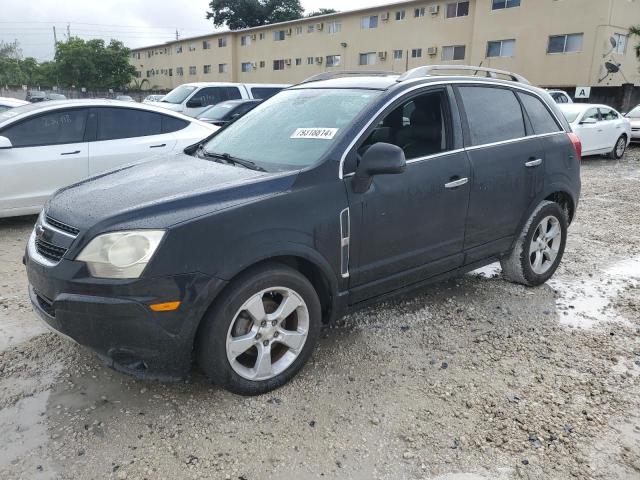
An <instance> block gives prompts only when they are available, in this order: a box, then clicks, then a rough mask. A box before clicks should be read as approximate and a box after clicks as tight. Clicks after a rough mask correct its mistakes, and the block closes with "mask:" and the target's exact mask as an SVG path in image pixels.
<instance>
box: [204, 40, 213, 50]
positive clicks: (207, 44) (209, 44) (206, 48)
mask: <svg viewBox="0 0 640 480" xmlns="http://www.w3.org/2000/svg"><path fill="white" fill-rule="evenodd" d="M210 48H211V42H210V41H209V40H203V41H202V49H203V50H209V49H210Z"/></svg>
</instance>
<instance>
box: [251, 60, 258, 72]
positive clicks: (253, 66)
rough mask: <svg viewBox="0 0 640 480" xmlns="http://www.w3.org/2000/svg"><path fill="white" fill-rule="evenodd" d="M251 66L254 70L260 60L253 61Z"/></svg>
mask: <svg viewBox="0 0 640 480" xmlns="http://www.w3.org/2000/svg"><path fill="white" fill-rule="evenodd" d="M251 68H253V69H254V70H255V69H256V68H258V62H251Z"/></svg>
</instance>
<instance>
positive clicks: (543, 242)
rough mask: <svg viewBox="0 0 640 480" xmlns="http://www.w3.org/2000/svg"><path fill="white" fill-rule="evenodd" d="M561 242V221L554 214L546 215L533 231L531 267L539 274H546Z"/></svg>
mask: <svg viewBox="0 0 640 480" xmlns="http://www.w3.org/2000/svg"><path fill="white" fill-rule="evenodd" d="M561 243H562V229H561V228H560V221H559V220H558V219H557V218H556V217H553V216H547V217H544V218H543V219H542V221H541V222H540V223H539V224H538V226H537V228H536V230H535V232H534V233H533V237H532V238H531V244H530V245H529V262H530V264H531V269H532V270H533V271H534V272H535V273H537V274H538V275H543V274H545V273H546V272H547V271H548V270H549V269H550V268H551V266H552V265H553V263H554V262H555V260H556V257H557V256H558V251H559V250H560V245H561Z"/></svg>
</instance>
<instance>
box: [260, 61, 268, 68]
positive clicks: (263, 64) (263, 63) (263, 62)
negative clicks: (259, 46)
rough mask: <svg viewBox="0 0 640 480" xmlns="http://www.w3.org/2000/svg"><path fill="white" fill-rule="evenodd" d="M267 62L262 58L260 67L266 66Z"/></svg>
mask: <svg viewBox="0 0 640 480" xmlns="http://www.w3.org/2000/svg"><path fill="white" fill-rule="evenodd" d="M266 65H267V64H266V63H265V61H264V60H260V68H264V67H265V66H266Z"/></svg>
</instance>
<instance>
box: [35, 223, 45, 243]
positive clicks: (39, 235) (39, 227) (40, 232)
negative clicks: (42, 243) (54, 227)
mask: <svg viewBox="0 0 640 480" xmlns="http://www.w3.org/2000/svg"><path fill="white" fill-rule="evenodd" d="M42 237H44V228H42V225H36V238H37V239H38V240H42Z"/></svg>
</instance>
